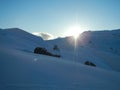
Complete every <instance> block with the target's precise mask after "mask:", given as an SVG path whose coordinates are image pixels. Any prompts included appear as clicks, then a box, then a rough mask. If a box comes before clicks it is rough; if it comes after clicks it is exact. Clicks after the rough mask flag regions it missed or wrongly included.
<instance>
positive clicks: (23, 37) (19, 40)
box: [0, 28, 45, 51]
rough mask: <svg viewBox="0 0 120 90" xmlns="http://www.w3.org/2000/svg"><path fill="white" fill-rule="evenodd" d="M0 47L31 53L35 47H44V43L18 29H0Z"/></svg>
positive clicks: (40, 39)
mask: <svg viewBox="0 0 120 90" xmlns="http://www.w3.org/2000/svg"><path fill="white" fill-rule="evenodd" d="M0 46H4V47H10V48H14V49H19V50H29V51H33V50H34V48H35V47H37V46H45V42H44V40H43V39H42V38H40V37H37V36H35V35H32V34H30V33H28V32H26V31H24V30H21V29H19V28H9V29H0Z"/></svg>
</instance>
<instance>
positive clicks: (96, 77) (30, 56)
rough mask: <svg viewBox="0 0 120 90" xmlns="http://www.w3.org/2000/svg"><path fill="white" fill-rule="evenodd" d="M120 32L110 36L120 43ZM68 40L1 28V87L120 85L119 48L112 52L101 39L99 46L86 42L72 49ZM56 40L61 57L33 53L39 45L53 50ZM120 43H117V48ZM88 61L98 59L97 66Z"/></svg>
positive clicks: (44, 89)
mask: <svg viewBox="0 0 120 90" xmlns="http://www.w3.org/2000/svg"><path fill="white" fill-rule="evenodd" d="M111 32H112V31H111ZM103 33H104V31H103ZM119 35H120V34H117V37H116V36H115V38H117V40H118V41H117V40H116V39H110V40H112V41H111V42H114V40H116V42H118V44H119V43H120V42H119V39H120V37H119ZM100 38H101V37H100ZM108 38H109V37H108ZM110 38H111V37H110ZM64 41H66V39H64V40H62V39H59V40H58V41H57V40H53V41H47V42H45V41H43V40H42V39H41V38H39V37H36V36H33V35H32V34H29V33H27V32H24V31H22V30H20V29H16V28H15V29H7V30H0V90H96V89H97V90H101V89H102V90H103V89H104V90H107V89H108V90H113V89H115V90H119V89H120V86H119V84H120V56H119V52H118V53H114V52H110V51H109V50H107V49H104V48H103V47H106V45H104V44H103V46H102V44H100V43H97V42H94V43H95V44H96V48H93V47H92V45H84V46H82V47H80V46H79V47H78V48H76V49H72V46H69V44H67V45H68V48H66V46H67V45H65V46H64V44H65V42H64ZM61 42H64V43H61ZM109 42H110V41H109ZM66 43H67V42H66ZM101 43H102V42H101ZM54 44H58V46H59V48H60V54H61V55H62V57H61V58H56V57H50V56H46V55H39V54H34V53H33V51H34V48H35V47H36V46H42V47H46V48H47V49H49V51H51V50H50V48H52V45H54ZM99 44H100V45H99ZM97 46H99V47H101V48H98V47H97ZM119 46H120V45H118V46H117V45H116V43H115V47H116V48H118V47H119ZM112 47H113V48H114V44H112ZM69 48H70V49H69ZM85 61H92V62H94V63H95V64H96V67H91V66H86V65H84V62H85Z"/></svg>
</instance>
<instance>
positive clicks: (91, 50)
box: [47, 30, 120, 71]
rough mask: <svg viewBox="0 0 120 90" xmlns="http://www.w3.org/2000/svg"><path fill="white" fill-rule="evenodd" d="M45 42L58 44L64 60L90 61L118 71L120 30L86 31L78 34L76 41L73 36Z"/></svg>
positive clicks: (119, 69)
mask: <svg viewBox="0 0 120 90" xmlns="http://www.w3.org/2000/svg"><path fill="white" fill-rule="evenodd" d="M47 43H48V44H50V46H51V47H52V46H54V45H55V44H56V45H58V46H59V48H60V49H61V52H62V53H61V54H62V56H63V58H65V59H66V60H72V61H77V62H80V63H84V62H85V61H91V62H94V63H95V64H96V65H97V67H100V68H104V69H110V70H111V69H113V70H116V71H120V30H113V31H86V32H84V33H82V34H81V35H80V36H79V38H78V40H77V43H75V40H74V39H73V37H66V38H58V39H55V40H49V41H47Z"/></svg>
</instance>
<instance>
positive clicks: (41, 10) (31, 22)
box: [0, 0, 120, 36]
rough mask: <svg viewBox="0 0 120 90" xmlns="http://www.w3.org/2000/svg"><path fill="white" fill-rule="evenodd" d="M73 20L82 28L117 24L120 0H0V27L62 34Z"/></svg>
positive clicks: (119, 26) (105, 27)
mask: <svg viewBox="0 0 120 90" xmlns="http://www.w3.org/2000/svg"><path fill="white" fill-rule="evenodd" d="M75 24H78V25H80V27H81V29H83V30H87V29H88V30H106V29H109V30H110V29H117V28H120V0H0V28H13V27H18V28H21V29H24V30H26V31H29V32H45V33H46V32H47V33H50V34H52V35H55V36H61V35H64V33H65V32H66V30H67V29H68V28H69V27H71V26H74V25H75Z"/></svg>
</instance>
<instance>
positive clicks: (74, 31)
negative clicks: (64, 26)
mask: <svg viewBox="0 0 120 90" xmlns="http://www.w3.org/2000/svg"><path fill="white" fill-rule="evenodd" d="M81 32H82V31H81V27H80V26H78V25H75V26H71V27H69V28H68V30H67V32H66V35H67V36H73V37H74V39H77V38H78V37H79V34H80V33H81Z"/></svg>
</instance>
